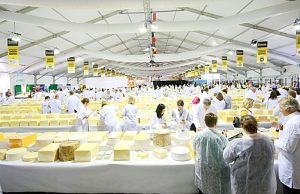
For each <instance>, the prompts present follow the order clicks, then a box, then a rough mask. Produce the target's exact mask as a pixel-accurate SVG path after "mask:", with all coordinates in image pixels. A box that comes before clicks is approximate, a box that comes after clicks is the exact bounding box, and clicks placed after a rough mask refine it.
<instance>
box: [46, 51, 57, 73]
mask: <svg viewBox="0 0 300 194" xmlns="http://www.w3.org/2000/svg"><path fill="white" fill-rule="evenodd" d="M45 55H46V59H45V61H46V69H54V67H55V63H54V50H46V51H45Z"/></svg>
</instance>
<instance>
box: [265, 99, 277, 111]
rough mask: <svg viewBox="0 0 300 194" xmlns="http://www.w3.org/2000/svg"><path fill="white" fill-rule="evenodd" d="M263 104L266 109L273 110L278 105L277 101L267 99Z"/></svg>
mask: <svg viewBox="0 0 300 194" xmlns="http://www.w3.org/2000/svg"><path fill="white" fill-rule="evenodd" d="M264 104H265V105H266V108H267V109H274V108H275V107H276V106H277V104H278V100H277V99H270V98H267V99H265V101H264Z"/></svg>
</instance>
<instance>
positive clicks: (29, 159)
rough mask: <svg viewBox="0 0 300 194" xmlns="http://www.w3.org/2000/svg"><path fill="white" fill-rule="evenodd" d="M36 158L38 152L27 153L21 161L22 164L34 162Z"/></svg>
mask: <svg viewBox="0 0 300 194" xmlns="http://www.w3.org/2000/svg"><path fill="white" fill-rule="evenodd" d="M37 158H38V152H28V153H26V154H24V155H23V157H22V160H23V161H24V162H35V161H36V160H37Z"/></svg>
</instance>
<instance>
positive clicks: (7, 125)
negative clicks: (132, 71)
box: [0, 121, 9, 127]
mask: <svg viewBox="0 0 300 194" xmlns="http://www.w3.org/2000/svg"><path fill="white" fill-rule="evenodd" d="M0 125H1V127H9V121H1V122H0Z"/></svg>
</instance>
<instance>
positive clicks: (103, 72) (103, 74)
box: [100, 67, 105, 77]
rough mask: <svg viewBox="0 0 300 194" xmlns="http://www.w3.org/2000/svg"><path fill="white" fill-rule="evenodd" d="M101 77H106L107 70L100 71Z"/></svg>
mask: <svg viewBox="0 0 300 194" xmlns="http://www.w3.org/2000/svg"><path fill="white" fill-rule="evenodd" d="M100 74H101V77H105V68H104V67H103V68H101V70H100Z"/></svg>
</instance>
